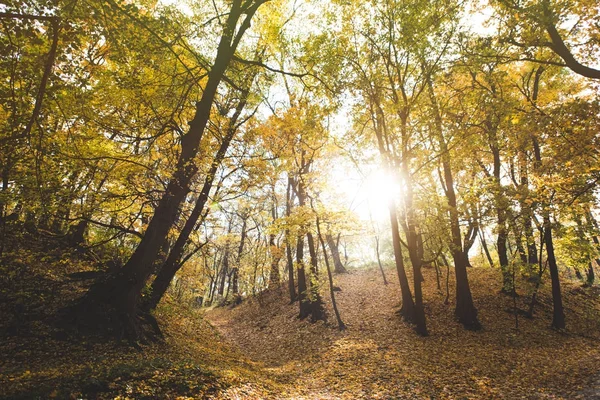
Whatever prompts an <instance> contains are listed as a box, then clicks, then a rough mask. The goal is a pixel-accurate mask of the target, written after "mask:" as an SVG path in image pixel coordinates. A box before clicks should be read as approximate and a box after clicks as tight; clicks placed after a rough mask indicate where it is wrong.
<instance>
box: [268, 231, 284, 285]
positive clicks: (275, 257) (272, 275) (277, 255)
mask: <svg viewBox="0 0 600 400" xmlns="http://www.w3.org/2000/svg"><path fill="white" fill-rule="evenodd" d="M269 252H270V253H271V269H270V271H269V286H272V287H276V286H278V285H279V282H280V280H281V278H280V275H279V261H280V260H281V252H282V251H281V249H280V248H279V247H278V246H277V244H276V243H275V234H273V233H272V234H270V235H269Z"/></svg>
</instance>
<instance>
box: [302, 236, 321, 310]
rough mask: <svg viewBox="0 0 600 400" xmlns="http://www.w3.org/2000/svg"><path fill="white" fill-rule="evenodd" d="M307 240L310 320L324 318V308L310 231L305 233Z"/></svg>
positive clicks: (314, 245)
mask: <svg viewBox="0 0 600 400" xmlns="http://www.w3.org/2000/svg"><path fill="white" fill-rule="evenodd" d="M306 240H307V241H308V253H309V255H310V285H309V289H310V308H311V310H310V314H311V321H312V322H315V321H319V320H323V321H324V320H325V309H324V308H323V300H322V299H321V293H320V292H319V271H318V264H317V248H316V243H315V239H314V237H313V234H312V233H311V232H307V233H306Z"/></svg>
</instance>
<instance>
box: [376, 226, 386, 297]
mask: <svg viewBox="0 0 600 400" xmlns="http://www.w3.org/2000/svg"><path fill="white" fill-rule="evenodd" d="M375 255H376V256H377V264H378V265H379V271H381V276H382V277H383V284H384V285H386V286H387V284H388V281H387V278H386V277H385V272H384V270H383V265H382V264H381V255H380V254H379V236H377V235H375Z"/></svg>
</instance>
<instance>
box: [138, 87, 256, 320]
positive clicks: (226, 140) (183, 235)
mask: <svg viewBox="0 0 600 400" xmlns="http://www.w3.org/2000/svg"><path fill="white" fill-rule="evenodd" d="M248 94H249V91H248V90H244V91H243V93H242V97H241V98H242V99H241V100H240V102H239V103H238V106H237V107H236V110H235V112H234V114H233V116H232V117H231V120H230V122H229V127H228V129H227V132H226V134H225V136H224V137H223V140H222V142H221V144H220V146H219V149H218V150H217V153H216V155H215V158H214V159H213V162H212V164H211V166H210V170H209V171H208V173H207V174H206V177H205V178H204V185H203V186H202V190H201V191H200V194H199V195H198V199H197V200H196V204H195V205H194V208H193V210H192V212H191V214H190V216H189V217H188V219H187V221H185V225H184V226H183V229H182V230H181V232H179V236H178V237H177V240H176V241H175V244H174V245H173V248H172V249H171V251H170V252H169V256H168V257H167V259H166V261H165V262H164V264H163V265H162V267H161V269H160V271H159V273H158V275H157V276H156V279H154V281H153V282H152V287H151V290H150V296H149V298H148V300H147V303H146V306H147V307H148V308H149V309H155V308H156V306H157V305H158V303H159V302H160V299H162V297H163V295H164V294H165V292H166V291H167V288H168V287H169V284H170V283H171V281H172V280H173V277H174V276H175V274H176V273H177V271H179V269H180V268H181V267H182V266H183V262H182V260H181V258H182V257H183V252H184V249H185V245H186V244H187V242H188V240H189V237H190V235H191V233H192V232H193V231H194V228H195V227H196V226H197V225H198V219H199V218H200V216H202V218H201V221H200V223H202V222H203V221H204V219H205V218H206V215H207V214H206V213H204V211H205V206H206V202H207V201H208V197H209V195H210V190H211V189H212V186H213V182H214V180H215V177H216V175H217V170H218V169H219V166H220V165H221V163H222V161H223V159H224V158H225V155H226V154H227V150H228V149H229V145H230V144H231V140H232V139H233V136H234V135H235V132H236V130H237V128H236V123H237V120H238V118H239V116H240V114H241V113H242V110H243V109H244V107H245V106H246V100H247V98H248ZM203 213H204V214H203ZM220 294H222V293H220Z"/></svg>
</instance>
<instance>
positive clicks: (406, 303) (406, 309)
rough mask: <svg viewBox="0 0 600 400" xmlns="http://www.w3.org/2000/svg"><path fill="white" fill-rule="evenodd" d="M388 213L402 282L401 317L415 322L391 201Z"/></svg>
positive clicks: (395, 217)
mask: <svg viewBox="0 0 600 400" xmlns="http://www.w3.org/2000/svg"><path fill="white" fill-rule="evenodd" d="M388 211H389V215H390V226H391V230H392V244H393V245H394V260H395V261H396V271H397V272H398V280H399V281H400V291H401V292H402V308H401V309H400V315H402V317H403V318H404V319H405V320H406V321H408V322H414V321H415V303H414V301H413V298H412V293H411V291H410V286H409V285H408V277H407V276H406V271H405V269H404V256H403V254H402V247H401V246H402V245H401V242H400V229H399V226H398V215H397V213H396V205H395V204H394V201H393V200H391V199H390V202H389V206H388Z"/></svg>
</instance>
